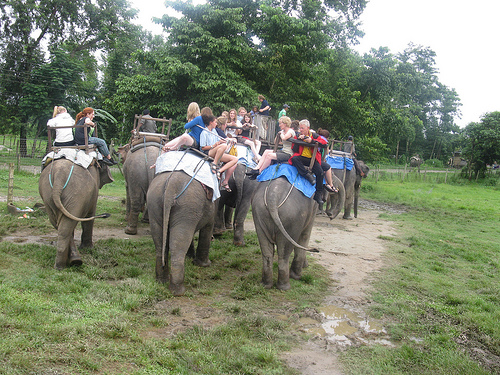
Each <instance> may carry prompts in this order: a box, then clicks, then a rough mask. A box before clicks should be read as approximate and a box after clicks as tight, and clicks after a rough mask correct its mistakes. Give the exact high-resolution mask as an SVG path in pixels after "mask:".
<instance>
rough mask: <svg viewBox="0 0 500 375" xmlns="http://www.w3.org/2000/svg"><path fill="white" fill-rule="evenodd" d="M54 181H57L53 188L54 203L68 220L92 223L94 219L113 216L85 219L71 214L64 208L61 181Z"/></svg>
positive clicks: (104, 216) (106, 215)
mask: <svg viewBox="0 0 500 375" xmlns="http://www.w3.org/2000/svg"><path fill="white" fill-rule="evenodd" d="M54 180H55V181H54V186H53V188H52V200H53V201H54V204H55V206H56V207H57V209H58V210H59V211H61V213H62V214H63V215H64V216H66V217H67V218H69V219H71V220H74V221H91V220H94V219H97V218H107V217H110V216H111V214H108V213H105V214H101V215H95V216H92V217H85V218H81V217H76V216H75V215H73V214H72V213H71V212H69V211H68V210H67V209H66V207H64V204H63V203H62V201H61V195H62V191H63V189H64V187H63V186H61V184H60V181H59V180H56V179H54ZM64 181H66V178H64Z"/></svg>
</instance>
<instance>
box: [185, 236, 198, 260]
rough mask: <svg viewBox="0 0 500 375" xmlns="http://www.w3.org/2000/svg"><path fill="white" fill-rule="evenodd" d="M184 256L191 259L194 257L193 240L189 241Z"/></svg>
mask: <svg viewBox="0 0 500 375" xmlns="http://www.w3.org/2000/svg"><path fill="white" fill-rule="evenodd" d="M186 256H187V257H188V258H191V259H194V258H195V257H196V252H195V251H194V238H193V239H192V240H191V244H190V245H189V249H188V251H187V254H186Z"/></svg>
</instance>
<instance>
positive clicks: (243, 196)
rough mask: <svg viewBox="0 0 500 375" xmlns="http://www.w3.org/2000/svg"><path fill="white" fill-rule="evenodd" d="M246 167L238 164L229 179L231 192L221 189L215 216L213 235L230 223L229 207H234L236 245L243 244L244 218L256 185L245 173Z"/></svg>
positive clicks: (230, 211)
mask: <svg viewBox="0 0 500 375" xmlns="http://www.w3.org/2000/svg"><path fill="white" fill-rule="evenodd" d="M245 172H246V167H245V165H243V164H238V166H237V167H236V169H235V170H234V173H233V176H232V177H231V178H230V179H229V187H230V188H231V192H227V191H222V192H221V197H220V198H219V200H218V204H217V215H216V218H215V225H214V235H217V234H222V233H223V232H224V231H225V230H226V228H227V227H228V225H230V224H231V216H232V215H231V214H232V210H231V208H234V219H233V226H232V227H233V230H234V238H233V243H234V244H235V245H236V246H244V245H245V238H244V233H245V226H244V225H245V224H244V223H245V218H246V216H247V213H248V211H249V210H250V203H251V201H252V196H253V194H254V192H255V189H256V187H257V185H258V184H259V183H258V182H257V181H256V180H250V179H249V178H248V176H247V175H246V174H245Z"/></svg>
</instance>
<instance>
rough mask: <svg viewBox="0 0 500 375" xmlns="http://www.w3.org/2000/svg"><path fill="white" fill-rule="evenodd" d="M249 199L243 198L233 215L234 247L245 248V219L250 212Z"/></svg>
mask: <svg viewBox="0 0 500 375" xmlns="http://www.w3.org/2000/svg"><path fill="white" fill-rule="evenodd" d="M250 203H251V199H250V197H243V198H242V199H241V202H240V205H239V207H238V208H237V209H236V210H235V213H234V235H233V243H234V245H236V246H245V219H246V216H247V213H248V211H249V210H250Z"/></svg>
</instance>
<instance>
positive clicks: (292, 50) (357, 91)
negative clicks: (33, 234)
mask: <svg viewBox="0 0 500 375" xmlns="http://www.w3.org/2000/svg"><path fill="white" fill-rule="evenodd" d="M165 6H166V8H165V14H164V15H162V16H159V17H158V18H157V22H158V23H160V24H161V25H162V26H163V28H164V29H165V31H166V32H167V35H168V36H167V37H165V38H162V37H159V36H156V37H153V36H152V35H151V34H150V33H148V32H146V31H144V30H143V29H142V28H140V27H138V26H135V25H133V24H132V23H131V20H132V19H133V18H134V17H135V15H136V13H137V11H136V10H134V9H131V8H130V5H129V3H128V2H127V1H124V0H95V1H94V0H76V1H74V2H69V3H68V2H61V1H59V0H34V1H32V2H19V1H15V0H5V1H3V2H2V3H1V4H0V16H1V20H2V27H1V29H0V46H1V47H2V51H1V52H0V112H1V114H2V116H3V119H4V123H3V124H2V125H1V126H2V130H3V131H10V132H21V135H26V132H33V131H36V130H39V131H41V130H42V129H43V128H44V125H45V123H46V120H47V117H48V116H50V113H51V110H50V108H52V107H53V106H54V105H65V106H66V107H68V108H69V109H70V112H73V113H76V112H77V111H79V110H81V108H83V107H86V106H94V107H96V108H103V109H105V110H106V111H108V112H109V113H111V114H112V115H113V116H114V117H115V118H117V119H123V121H122V122H121V124H120V125H117V124H116V123H113V124H106V125H105V126H107V127H108V126H109V127H110V129H105V130H107V131H105V132H104V134H113V135H119V136H120V137H121V138H122V141H125V140H126V138H127V137H128V134H129V131H130V127H131V126H132V123H133V116H134V114H137V113H141V112H142V110H143V109H144V108H149V109H150V110H151V112H152V114H153V115H154V116H156V117H166V118H170V117H171V118H173V119H174V134H175V133H176V132H181V131H182V130H183V129H182V125H183V124H184V118H185V113H186V108H187V106H188V104H189V103H190V102H192V101H195V102H198V103H199V104H200V106H202V107H203V106H209V107H211V108H212V110H213V111H214V113H216V114H218V113H220V112H222V111H223V110H228V109H229V108H238V107H239V106H244V107H245V108H247V109H248V110H249V109H250V108H251V107H252V106H253V105H256V104H259V103H258V101H257V96H258V95H259V94H263V95H264V96H265V97H266V98H267V99H268V101H269V103H270V105H271V107H272V111H271V114H277V112H278V111H279V110H280V109H281V108H282V105H283V104H284V103H287V104H288V105H290V107H291V108H290V111H289V114H290V116H292V117H293V118H297V119H300V118H308V119H309V120H310V121H311V123H312V124H313V126H314V127H315V128H320V127H321V128H325V129H328V130H330V132H331V134H332V137H335V138H337V139H343V138H346V137H347V136H348V135H354V136H355V137H356V139H357V141H358V144H357V150H358V151H359V153H360V154H361V155H363V154H366V156H367V157H368V158H370V157H376V158H381V157H386V158H389V157H390V156H391V155H395V156H398V155H401V154H404V155H405V156H406V158H408V157H409V156H411V155H412V154H415V153H419V154H420V155H422V156H423V157H424V159H426V158H427V159H428V158H440V159H443V160H445V159H447V158H448V157H449V156H450V155H451V152H452V151H453V149H454V147H456V145H457V142H458V133H459V128H458V127H457V126H456V124H455V123H454V118H455V117H456V116H458V115H459V114H460V112H459V108H460V100H459V97H458V95H457V93H456V92H455V90H453V89H451V88H448V87H446V86H445V85H443V84H442V83H440V82H439V79H438V76H437V74H438V72H437V68H436V65H435V53H434V52H433V51H432V50H431V49H429V48H427V47H422V46H416V45H413V44H409V45H408V47H407V48H406V49H405V50H404V51H402V52H399V53H396V54H393V53H391V51H389V50H388V49H387V48H384V47H380V48H379V49H373V50H371V51H370V52H369V53H367V54H365V55H364V56H360V55H359V54H357V53H356V52H354V51H353V49H352V46H353V45H354V44H356V43H357V41H358V40H359V38H361V37H362V36H363V33H362V32H361V31H360V29H359V16H360V15H361V14H362V12H363V10H364V8H365V6H366V1H365V0H323V1H319V0H292V1H288V0H287V1H283V0H209V1H208V2H207V3H206V4H201V5H196V6H195V5H193V4H192V3H191V2H184V1H166V2H165ZM169 9H171V10H175V11H176V12H177V13H176V14H177V16H173V15H171V14H172V12H169V11H168V10H169ZM376 148H378V150H376ZM375 155H376V156H375Z"/></svg>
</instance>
